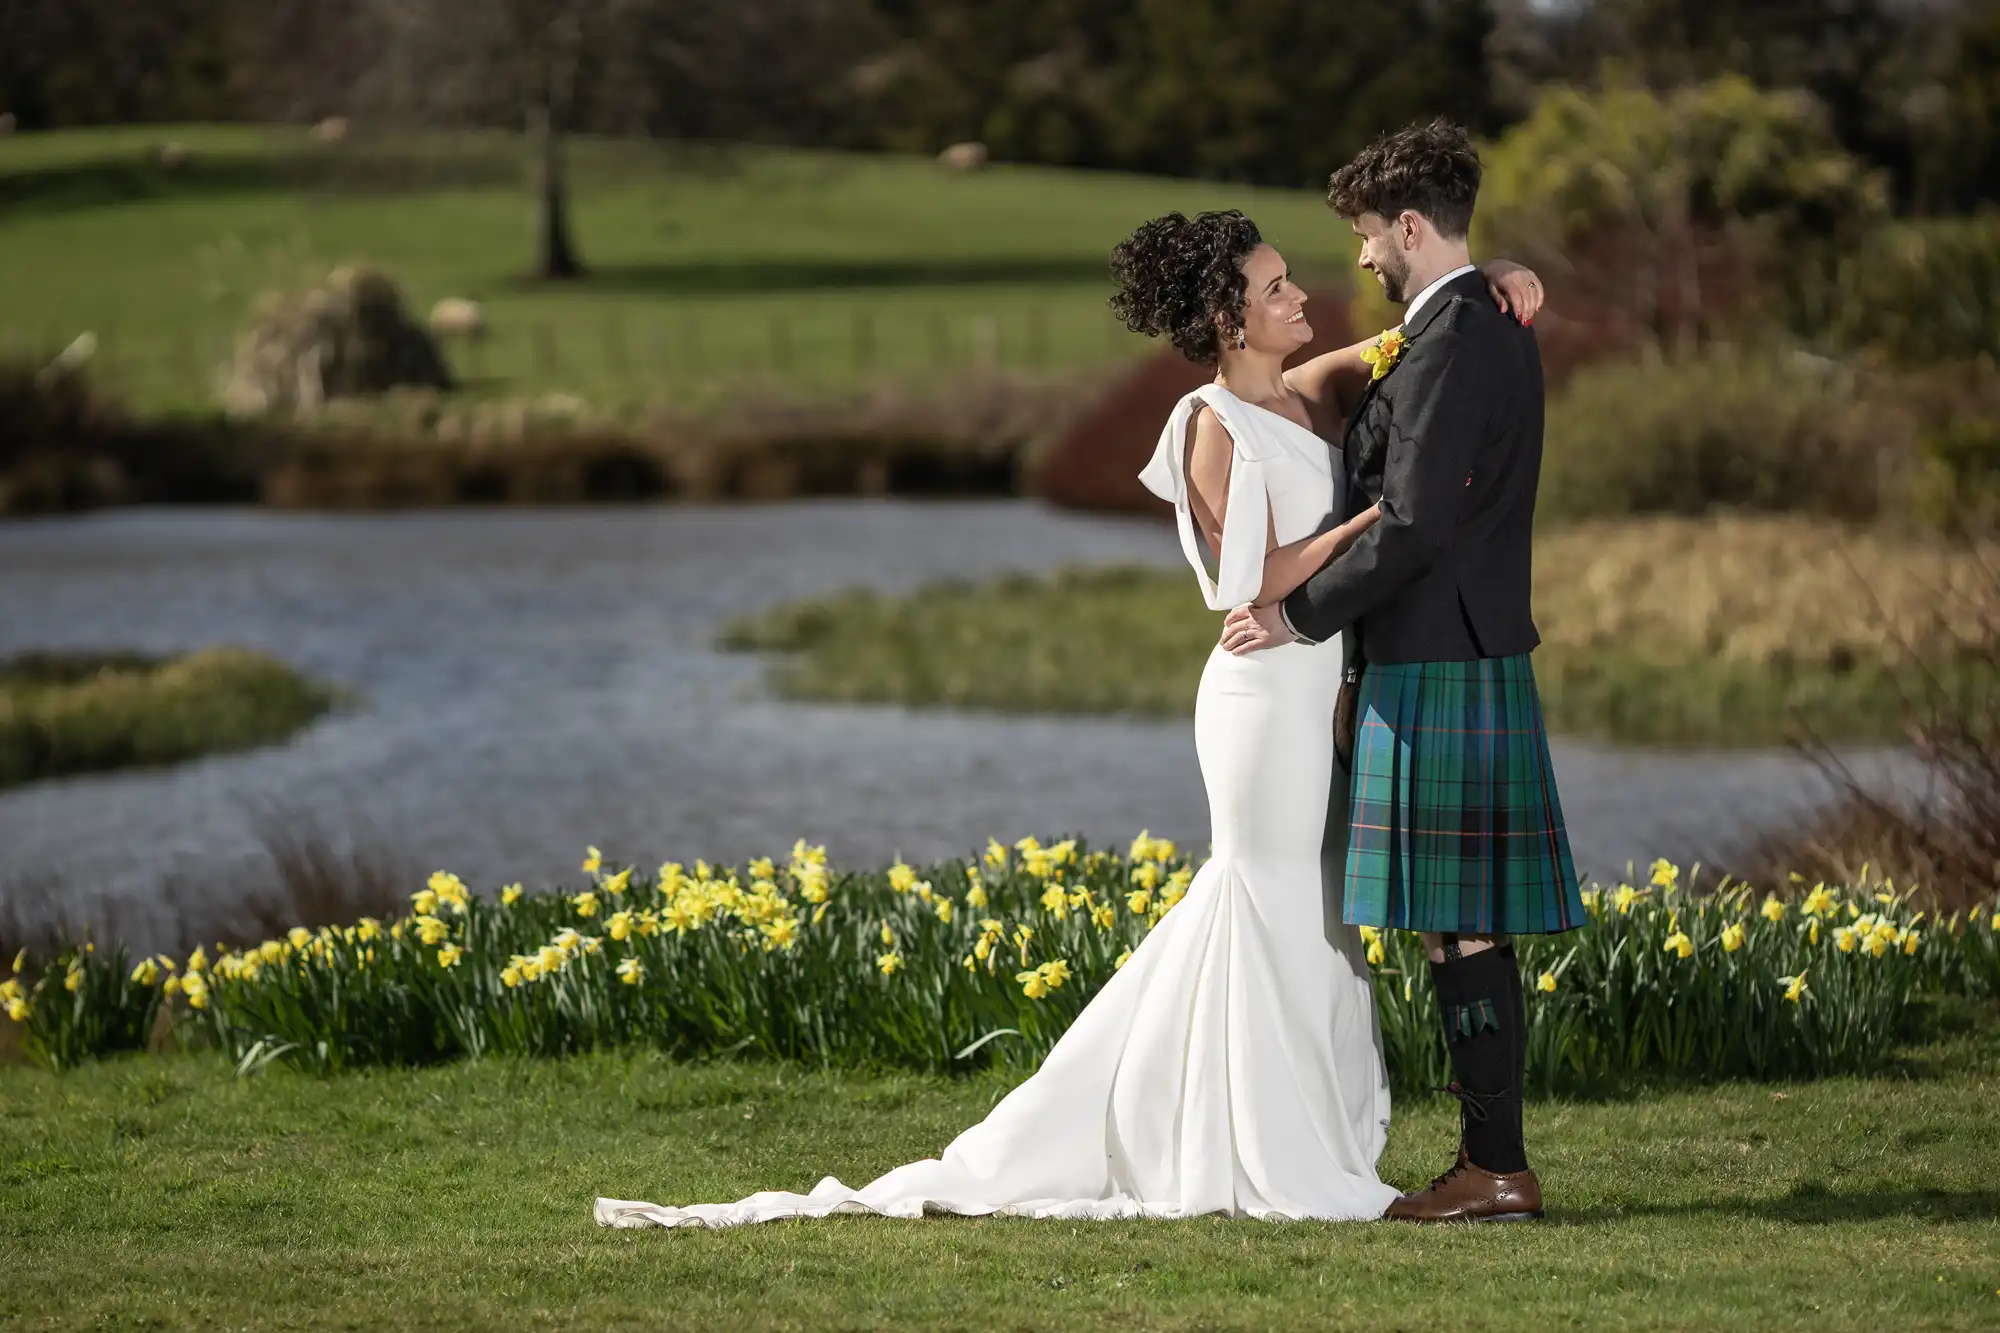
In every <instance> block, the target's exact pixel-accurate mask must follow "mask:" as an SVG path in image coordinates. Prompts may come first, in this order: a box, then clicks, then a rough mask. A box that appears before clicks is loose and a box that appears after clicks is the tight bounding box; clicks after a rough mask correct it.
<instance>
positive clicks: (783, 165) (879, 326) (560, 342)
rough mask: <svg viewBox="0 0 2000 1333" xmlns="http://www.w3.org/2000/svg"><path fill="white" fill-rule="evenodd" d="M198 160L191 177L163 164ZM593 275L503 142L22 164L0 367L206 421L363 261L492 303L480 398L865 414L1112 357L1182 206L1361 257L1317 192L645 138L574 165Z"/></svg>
mask: <svg viewBox="0 0 2000 1333" xmlns="http://www.w3.org/2000/svg"><path fill="white" fill-rule="evenodd" d="M165 141H173V142H176V143H179V144H181V145H183V146H184V147H185V148H186V150H187V162H186V164H185V165H184V166H181V167H179V168H176V169H172V170H169V169H166V168H163V167H161V166H159V165H158V152H157V149H158V145H159V144H161V143H162V142H165ZM573 158H574V161H573V171H572V175H573V181H574V186H575V198H574V208H573V220H574V223H575V227H576V235H577V239H578V244H579V245H580V247H581V251H582V255H583V258H584V259H585V261H586V262H587V263H588V264H589V265H590V268H591V272H590V275H589V276H588V277H586V278H585V279H584V280H582V281H580V282H576V283H571V284H555V285H537V284H531V283H527V282H524V281H522V280H521V278H520V277H519V275H520V274H522V273H524V272H525V271H527V269H528V267H529V257H530V251H529V233H528V228H527V224H526V218H527V194H526V192H525V186H524V184H523V182H524V180H525V160H526V159H525V148H524V146H523V145H522V144H521V143H520V141H519V140H517V139H515V138H513V137H511V136H505V135H484V134H482V135H463V136H446V135H430V136H409V135H399V136H396V137H394V138H374V139H371V138H369V137H368V136H366V135H365V134H359V133H357V134H356V135H355V136H353V137H351V138H350V139H349V140H348V141H347V142H343V143H339V144H318V143H315V142H314V141H313V140H312V139H311V138H310V136H309V135H308V134H307V133H306V132H305V131H303V130H293V129H277V128H271V129H265V128H254V127H203V126H162V127H147V128H142V129H110V130H82V131H73V132H61V133H52V134H21V135H14V136H12V137H10V138H4V139H0V291H5V292H7V293H8V301H7V309H6V310H5V311H4V312H0V352H4V350H5V349H6V347H7V344H8V343H9V342H10V341H12V342H15V343H18V344H24V345H33V346H36V347H45V348H47V349H48V350H50V351H53V350H54V349H55V348H59V347H61V346H63V345H64V344H66V343H68V342H69V340H70V339H71V338H73V337H75V336H76V335H77V334H79V333H81V332H83V331H85V330H92V331H94V332H95V333H96V334H97V335H98V338H99V340H100V352H99V356H98V358H97V360H98V363H99V365H100V367H101V368H108V381H107V382H108V384H109V386H110V387H111V388H112V389H113V390H114V391H116V392H117V393H119V395H120V396H121V397H124V398H125V399H127V400H128V401H130V402H131V403H132V405H133V406H134V408H135V409H136V410H138V411H140V412H141V413H151V412H154V411H158V410H161V409H168V408H202V407H206V406H208V405H209V404H210V402H211V398H210V377H211V371H212V369H213V367H214V365H215V363H216V362H217V361H218V360H219V359H220V357H221V356H222V354H223V351H224V348H225V346H226V344H227V341H228V339H229V337H230V336H231V334H232V333H233V331H234V330H235V329H236V327H237V326H238V323H239V322H240V321H241V320H242V318H243V317H244V315H245V313H246V312H247V311H248V309H249V308H250V306H251V304H252V302H253V301H254V300H255V298H256V297H257V296H258V295H259V294H260V293H262V292H264V291H266V290H270V289H273V288H291V287H296V286H298V285H299V284H300V283H301V282H303V281H307V280H318V279H320V278H322V277H324V275H325V273H326V271H327V270H328V269H329V268H330V267H332V266H333V265H335V264H337V263H341V262H345V261H348V260H354V259H366V260H369V261H372V262H374V263H377V264H379V265H381V266H383V267H384V268H386V269H387V270H388V271H389V272H391V273H392V274H394V275H395V276H396V277H397V278H398V280H399V281H401V282H402V283H403V284H404V286H405V288H406V291H407V294H408V296H409V298H410V301H411V304H412V306H413V307H414V308H415V309H416V310H418V311H420V312H421V311H424V310H428V309H429V307H430V305H431V303H432V302H434V301H436V300H437V299H439V298H441V297H445V296H460V297H469V298H473V299H477V300H479V301H481V302H482V303H483V304H484V305H485V307H486V311H487V316H488V322H489V325H490V328H491V334H490V336H489V337H488V338H487V339H486V340H485V341H483V342H480V343H476V344H458V345H454V346H453V347H452V348H451V350H450V354H451V356H452V359H453V362H454V366H455V368H456V369H457V370H458V371H459V372H460V374H461V375H463V376H464V377H465V378H466V379H467V381H468V392H470V393H471V394H473V395H474V396H482V397H505V398H520V399H532V398H540V397H542V396H544V395H548V394H556V393H561V394H568V395H575V396H577V397H580V398H582V399H583V400H585V401H586V402H588V403H592V404H596V405H618V404H642V403H653V402H658V401H662V400H666V401H673V402H681V403H693V404H696V405H699V404H700V403H701V402H702V401H703V400H704V399H707V398H714V397H718V396H723V395H729V396H734V395H735V394H736V393H737V392H739V391H740V390H741V389H742V387H743V386H744V385H745V383H746V382H751V383H755V382H760V381H781V382H783V383H785V384H786V385H790V386H796V387H800V388H807V389H830V390H844V389H847V388H849V387H852V386H854V385H856V384H867V383H873V382H877V381H882V380H918V381H929V380H932V379H935V378H937V377H938V376H939V375H940V374H945V375H950V374H956V373H963V372H965V371H968V370H970V369H993V368H999V369H1005V370H1009V371H1014V372H1018V373H1023V374H1039V373H1045V372H1052V371H1054V370H1056V369H1058V368H1083V367H1089V366H1099V365H1104V364H1108V363H1113V362H1116V361H1118V360H1120V359H1122V358H1125V357H1128V356H1130V355H1132V354H1134V353H1135V352H1138V351H1140V350H1142V349H1143V348H1145V347H1146V346H1147V344H1146V342H1145V340H1143V339H1140V338H1138V337H1136V336H1134V335H1131V334H1128V333H1126V332H1125V331H1124V330H1123V329H1122V328H1121V327H1120V326H1119V325H1118V324H1117V323H1116V321H1114V320H1113V319H1112V317H1111V315H1110V312H1109V311H1108V310H1107V309H1106V308H1105V304H1104V300H1105V296H1106V293H1107V286H1106V284H1107V278H1106V276H1105V264H1106V259H1107V256H1108V255H1109V253H1110V250H1111V247H1112V245H1113V244H1115V243H1116V242H1117V241H1118V240H1120V239H1121V238H1122V237H1123V236H1124V235H1125V234H1126V233H1127V232H1129V231H1130V230H1131V228H1132V227H1133V226H1135V225H1136V224H1137V223H1138V222H1140V221H1142V220H1144V219H1145V218H1147V217H1151V216H1153V215H1155V214H1158V213H1161V212H1164V211H1166V210H1167V209H1170V208H1181V209H1186V210H1193V209H1197V208H1203V207H1217V206H1223V205H1225V204H1226V205H1235V206H1241V207H1245V208H1248V209H1250V210H1251V211H1252V212H1253V213H1255V215H1256V216H1257V217H1258V219H1259V221H1260V222H1261V223H1262V224H1263V225H1264V227H1265V229H1266V231H1267V233H1268V234H1270V235H1271V236H1272V238H1273V239H1274V240H1276V241H1277V243H1278V244H1279V245H1281V246H1283V247H1284V248H1285V249H1286V251H1287V253H1288V255H1289V257H1290V258H1291V260H1292V262H1293V264H1294V265H1295V266H1296V267H1298V268H1300V269H1302V270H1304V269H1311V268H1320V269H1325V270H1330V271H1335V272H1345V271H1346V270H1347V269H1348V268H1349V267H1350V265H1351V261H1352V253H1351V251H1352V238H1351V237H1349V236H1347V234H1346V232H1345V229H1344V228H1341V227H1339V226H1337V225H1335V224H1334V222H1333V219H1332V218H1331V216H1330V215H1329V214H1328V213H1327V212H1326V209H1325V206H1324V204H1323V203H1322V202H1321V201H1320V199H1319V197H1318V196H1317V195H1316V194H1315V193H1313V192H1311V191H1268V190H1252V189H1248V188H1245V187H1241V186H1233V185H1218V184H1213V183H1206V184H1204V183H1197V182H1187V181H1173V180H1160V179H1149V178H1142V177H1132V176H1121V175H1116V174H1110V173H1094V172H1082V171H1064V170H1054V169H1044V168H1030V167H1014V166H996V167H994V168H992V169H991V170H988V171H985V172H980V173H976V174H973V175H966V176H954V175H952V174H950V173H948V172H945V171H944V170H943V169H941V168H940V167H938V166H937V164H935V163H933V162H931V161H929V160H927V159H922V158H901V157H894V156H878V155H870V156H860V155H847V154H838V153H812V152H797V151H785V150H764V149H748V148H746V149H715V148H697V147H676V146H672V145H658V144H648V143H643V142H637V141H634V142H612V141H591V140H585V141H580V142H578V143H576V144H575V145H574V153H573Z"/></svg>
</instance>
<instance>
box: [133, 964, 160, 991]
mask: <svg viewBox="0 0 2000 1333" xmlns="http://www.w3.org/2000/svg"><path fill="white" fill-rule="evenodd" d="M159 979H160V965H159V964H158V963H156V962H154V961H153V960H152V959H150V958H142V959H140V960H139V966H137V967H135V968H133V969H132V980H134V981H136V982H138V983H139V984H140V985H141V986H147V987H150V986H151V985H152V984H153V983H154V982H156V981H158V980H159Z"/></svg>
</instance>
